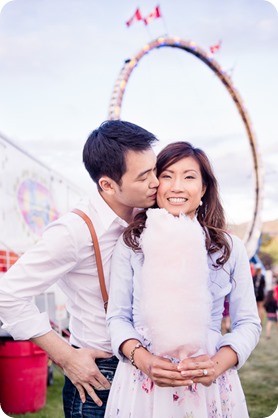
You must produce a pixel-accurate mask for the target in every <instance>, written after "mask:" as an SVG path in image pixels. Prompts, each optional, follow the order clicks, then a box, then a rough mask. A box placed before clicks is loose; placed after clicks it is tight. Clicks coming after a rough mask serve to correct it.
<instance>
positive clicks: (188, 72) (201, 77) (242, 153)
mask: <svg viewBox="0 0 278 418" xmlns="http://www.w3.org/2000/svg"><path fill="white" fill-rule="evenodd" d="M0 4H1V0H0ZM157 4H159V5H160V9H161V13H162V18H160V19H157V20H155V21H153V22H152V23H151V24H150V25H148V26H145V25H144V24H143V23H142V22H136V23H134V24H133V25H132V26H130V27H129V28H127V26H126V25H125V22H126V21H127V20H128V19H129V18H130V17H131V16H132V15H133V13H134V12H135V10H136V8H137V7H139V8H140V10H141V13H142V14H143V15H144V16H145V15H147V14H148V13H150V12H151V11H152V10H153V9H154V7H155V6H156V5H157ZM163 35H168V36H169V37H174V36H178V37H180V38H182V39H184V40H192V41H194V42H196V44H197V45H199V46H200V47H202V48H203V49H204V50H206V51H208V50H209V46H210V45H213V44H215V43H217V42H218V41H219V40H221V42H222V43H221V48H220V50H219V51H218V52H217V53H216V54H215V56H214V58H215V59H216V61H217V62H218V63H219V64H220V65H221V66H222V68H223V69H224V70H225V71H227V72H228V73H229V74H230V76H231V78H232V80H233V83H234V86H235V87H236V88H237V90H238V92H239V93H240V95H241V97H242V99H243V101H244V104H245V106H246V109H247V111H248V114H249V116H250V119H251V121H252V126H253V130H254V132H255V134H256V139H257V143H258V147H259V150H260V155H261V159H262V162H263V171H264V191H263V193H264V202H263V211H262V218H263V220H264V221H266V220H271V219H276V218H277V217H278V216H277V206H278V197H277V181H278V172H277V167H278V164H277V163H278V141H277V139H278V138H277V135H278V134H277V110H278V82H277V74H278V14H277V11H276V9H275V8H274V6H273V5H272V4H271V3H269V2H267V1H265V0H194V1H193V0H175V1H170V0H162V1H160V2H154V1H152V0H142V1H141V0H138V1H135V0H122V1H118V2H115V1H108V0H102V1H101V2H100V1H95V0H13V1H11V2H9V3H8V4H6V5H5V6H4V8H3V9H2V11H1V14H0V115H1V116H0V132H1V133H2V134H4V135H5V136H7V137H8V138H9V139H11V140H13V141H14V142H16V143H17V144H18V145H20V146H21V147H23V148H25V149H26V150H28V151H29V152H30V153H31V154H33V155H35V156H36V157H37V158H39V159H41V160H42V161H43V162H44V163H46V164H47V165H49V166H51V167H52V168H53V169H55V170H57V171H59V172H60V173H62V174H63V175H64V176H65V177H68V178H69V179H70V180H72V181H74V183H76V184H78V185H80V186H81V187H83V188H86V189H87V190H90V186H89V184H90V181H89V177H88V175H87V173H86V172H85V170H84V168H83V165H82V162H81V159H82V157H81V154H82V147H83V145H84V142H85V140H86V138H87V136H88V135H89V133H90V132H91V131H92V130H93V129H94V128H95V127H97V126H98V125H99V124H100V123H101V122H102V121H103V120H105V119H106V118H107V115H108V107H109V101H110V97H111V93H112V89H113V86H114V83H115V81H116V78H117V77H118V74H119V72H120V70H121V68H122V66H123V63H124V60H126V59H128V58H131V57H132V56H133V55H135V54H136V53H137V52H138V51H139V50H140V49H141V48H142V47H143V46H144V45H145V44H146V43H148V42H150V41H151V40H153V39H155V38H157V37H159V36H163ZM121 118H122V119H126V120H130V121H132V122H135V123H137V124H139V125H142V126H143V127H145V128H147V129H149V130H151V131H152V132H154V133H155V134H156V135H157V136H158V138H160V139H161V141H160V145H159V146H158V149H157V150H159V149H160V148H161V147H162V146H163V145H165V144H166V143H168V142H173V141H176V140H183V139H184V140H188V141H190V142H192V143H193V144H194V145H195V146H201V147H202V148H203V149H204V150H205V151H206V152H207V153H208V155H209V157H210V158H211V160H212V162H213V165H214V168H215V171H216V174H217V177H218V179H219V183H220V188H221V194H222V196H223V202H224V206H225V209H226V211H227V213H228V217H229V220H231V221H234V222H241V221H245V220H249V219H250V217H251V216H252V215H251V214H252V210H253V206H254V179H253V168H252V164H253V163H252V158H251V152H250V147H249V143H248V140H247V136H246V134H245V130H244V127H243V124H242V121H241V119H240V117H239V115H238V113H237V111H236V109H235V106H234V103H233V102H232V100H231V98H230V96H229V94H228V93H227V91H226V90H225V88H224V87H223V85H222V83H221V82H220V81H219V80H218V79H217V77H216V76H215V75H214V73H213V72H212V71H211V70H209V69H208V67H206V65H205V64H203V63H202V62H200V60H197V59H196V58H195V57H194V56H191V55H190V54H188V53H185V52H184V51H181V50H173V49H172V48H162V49H159V50H155V51H153V52H151V53H150V54H148V55H146V56H144V57H143V59H142V60H141V61H140V62H139V64H138V66H137V67H136V69H135V70H134V71H133V73H132V75H131V77H130V80H129V82H128V85H127V88H126V93H125V95H124V100H123V105H122V110H121Z"/></svg>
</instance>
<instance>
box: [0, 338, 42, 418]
mask: <svg viewBox="0 0 278 418" xmlns="http://www.w3.org/2000/svg"><path fill="white" fill-rule="evenodd" d="M47 362H48V356H47V354H46V353H45V351H43V350H42V349H41V348H39V347H38V346H36V345H35V344H34V343H32V342H30V341H13V340H12V341H11V340H7V339H0V404H1V408H2V410H3V411H4V412H5V413H7V414H8V413H14V414H24V413H26V412H35V411H37V410H39V409H41V408H43V407H44V406H45V402H46V389H47Z"/></svg>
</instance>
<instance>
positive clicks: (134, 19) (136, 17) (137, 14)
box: [126, 9, 143, 27]
mask: <svg viewBox="0 0 278 418" xmlns="http://www.w3.org/2000/svg"><path fill="white" fill-rule="evenodd" d="M139 20H143V18H142V15H141V12H140V10H139V9H136V11H135V13H134V15H133V16H132V17H131V18H130V19H129V20H128V21H127V22H126V26H127V27H129V26H130V25H132V23H134V22H138V21H139Z"/></svg>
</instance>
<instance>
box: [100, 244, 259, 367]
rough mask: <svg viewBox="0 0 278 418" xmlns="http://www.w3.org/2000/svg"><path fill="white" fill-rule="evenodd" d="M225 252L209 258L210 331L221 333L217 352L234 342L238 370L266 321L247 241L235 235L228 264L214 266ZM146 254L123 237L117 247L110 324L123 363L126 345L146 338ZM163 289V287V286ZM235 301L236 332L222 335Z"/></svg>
mask: <svg viewBox="0 0 278 418" xmlns="http://www.w3.org/2000/svg"><path fill="white" fill-rule="evenodd" d="M219 256H220V252H217V253H215V254H213V255H212V256H211V257H208V265H209V269H210V274H209V279H208V280H209V283H208V287H209V290H210V292H211V295H212V301H213V302H212V315H211V324H210V329H211V330H212V331H214V332H216V333H218V334H219V338H218V342H217V344H216V347H215V348H216V350H219V349H220V348H221V347H223V346H227V345H228V346H230V347H232V348H233V350H234V351H235V352H236V353H237V356H238V364H237V366H236V368H237V369H239V368H240V367H242V366H243V364H244V363H245V362H246V360H247V358H248V357H249V355H250V354H251V352H252V351H253V349H254V348H255V347H256V345H257V343H258V341H259V337H260V333H261V324H260V319H259V316H258V311H257V305H256V299H255V295H254V288H253V281H252V276H251V270H250V264H249V260H248V257H247V253H246V249H245V247H244V244H243V242H242V241H241V240H240V239H239V238H238V237H236V236H232V251H231V255H230V258H229V260H228V262H227V263H226V264H225V265H224V267H223V268H221V269H215V268H214V267H213V266H212V265H213V264H214V263H215V260H216V259H217V258H218V257H219ZM142 264H143V254H142V253H141V252H137V253H135V252H134V251H132V250H131V249H130V248H128V247H127V246H126V245H125V244H124V242H123V239H122V237H121V238H120V239H119V240H118V243H117V245H116V247H115V250H114V253H113V258H112V264H111V277H110V279H111V281H110V289H109V304H108V312H107V324H108V329H109V332H110V335H111V340H112V349H113V352H114V354H115V355H116V356H117V357H118V358H119V359H120V360H123V361H126V358H125V357H124V356H123V354H122V353H121V351H120V346H121V344H122V343H123V342H124V341H126V340H128V339H133V338H134V339H137V340H139V341H141V342H142V343H143V342H144V340H143V337H142V335H141V334H140V333H138V332H137V331H136V329H135V328H137V329H138V328H140V327H141V325H143V324H141V314H140V304H139V300H140V293H141V288H140V277H141V268H142ZM158 291H159V289H158ZM226 295H228V298H229V302H230V317H231V332H230V333H227V334H225V335H223V336H222V335H221V320H222V314H223V310H224V298H225V296H226Z"/></svg>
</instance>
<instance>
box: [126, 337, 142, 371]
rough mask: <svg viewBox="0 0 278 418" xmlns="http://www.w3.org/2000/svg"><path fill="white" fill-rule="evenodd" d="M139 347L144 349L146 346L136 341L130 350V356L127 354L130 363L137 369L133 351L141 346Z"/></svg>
mask: <svg viewBox="0 0 278 418" xmlns="http://www.w3.org/2000/svg"><path fill="white" fill-rule="evenodd" d="M141 347H142V348H145V349H146V347H145V346H144V345H143V344H142V343H137V344H136V346H135V347H134V348H133V349H132V350H131V353H130V356H129V360H130V363H131V364H132V366H134V367H135V368H136V369H138V367H137V366H136V364H135V361H134V353H135V351H136V350H137V349H138V348H141Z"/></svg>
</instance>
